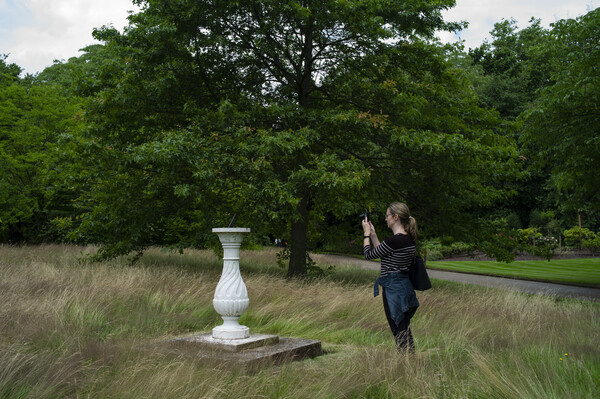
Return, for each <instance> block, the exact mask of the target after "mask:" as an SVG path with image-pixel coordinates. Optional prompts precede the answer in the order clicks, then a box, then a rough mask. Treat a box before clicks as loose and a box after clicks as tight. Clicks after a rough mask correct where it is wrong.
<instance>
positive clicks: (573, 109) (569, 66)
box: [523, 8, 600, 211]
mask: <svg viewBox="0 0 600 399" xmlns="http://www.w3.org/2000/svg"><path fill="white" fill-rule="evenodd" d="M551 34H552V38H553V40H552V41H551V42H550V43H549V44H550V46H551V49H552V51H553V53H554V58H555V60H556V61H557V62H559V63H560V65H561V66H562V68H560V69H558V70H556V72H555V73H554V75H553V81H554V83H553V84H552V85H550V86H548V87H547V88H545V89H543V90H541V91H540V92H539V97H538V100H537V101H536V102H535V104H533V106H532V107H531V108H530V109H529V110H528V111H527V112H526V113H525V114H524V115H523V118H524V121H525V125H524V128H525V129H524V136H523V142H524V144H525V145H526V146H528V147H529V149H530V152H537V153H538V154H539V156H537V157H536V166H538V167H547V168H549V169H550V171H551V177H550V179H549V182H548V186H550V187H554V188H555V189H556V190H557V191H558V193H559V196H558V198H560V199H561V204H562V205H563V206H564V207H566V208H567V209H569V210H572V211H573V210H577V209H578V208H584V207H586V206H589V207H592V208H593V209H595V210H596V211H597V210H598V209H600V175H599V174H598V165H600V47H599V46H598V43H599V42H600V8H598V9H596V10H594V11H590V12H589V13H588V14H586V15H584V16H582V17H579V18H577V19H570V20H562V21H559V22H557V23H555V24H554V25H553V27H552V30H551Z"/></svg>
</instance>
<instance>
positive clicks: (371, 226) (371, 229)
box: [369, 220, 377, 236]
mask: <svg viewBox="0 0 600 399" xmlns="http://www.w3.org/2000/svg"><path fill="white" fill-rule="evenodd" d="M369 231H370V232H371V234H369V235H374V236H376V235H377V233H376V232H375V226H373V223H372V222H371V221H370V220H369Z"/></svg>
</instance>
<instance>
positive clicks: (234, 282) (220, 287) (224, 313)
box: [212, 227, 250, 340]
mask: <svg viewBox="0 0 600 399" xmlns="http://www.w3.org/2000/svg"><path fill="white" fill-rule="evenodd" d="M212 231H213V233H216V234H217V235H218V236H219V240H220V241H221V245H223V273H222V274H221V279H220V280H219V283H218V284H217V289H216V290H215V296H214V299H213V306H214V308H215V310H216V311H217V313H219V314H220V315H221V317H222V318H223V324H222V325H220V326H217V327H215V328H213V330H212V337H213V338H214V339H221V340H233V339H245V338H248V337H250V329H249V328H248V327H246V326H242V325H240V323H239V319H240V316H241V315H242V313H244V312H245V311H246V309H248V304H249V303H250V299H249V298H248V290H247V289H246V285H245V284H244V280H243V279H242V275H241V274H240V246H241V245H242V240H243V239H244V234H247V233H250V229H249V228H246V227H224V228H214V229H212Z"/></svg>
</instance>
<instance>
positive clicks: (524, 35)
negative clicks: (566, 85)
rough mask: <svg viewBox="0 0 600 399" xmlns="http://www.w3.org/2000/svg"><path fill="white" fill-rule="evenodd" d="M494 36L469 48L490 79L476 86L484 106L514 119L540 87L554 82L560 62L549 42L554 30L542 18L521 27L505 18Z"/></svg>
mask: <svg viewBox="0 0 600 399" xmlns="http://www.w3.org/2000/svg"><path fill="white" fill-rule="evenodd" d="M490 34H491V36H492V38H493V40H492V42H491V43H488V42H487V41H486V42H484V43H483V44H482V45H481V46H480V47H477V48H475V49H469V56H470V57H471V58H472V59H473V62H474V63H475V65H479V66H481V68H482V70H483V74H484V76H485V77H486V79H483V80H481V81H480V82H479V84H478V85H477V86H476V90H477V93H478V94H479V97H480V99H481V101H482V103H483V105H484V106H486V107H488V108H494V109H496V110H498V111H499V112H500V114H501V115H502V116H503V117H506V118H508V119H511V120H514V119H516V118H517V117H518V116H519V115H520V114H521V113H522V112H523V111H524V110H525V109H527V106H528V104H530V103H531V102H532V101H533V100H534V99H535V98H536V92H537V90H539V89H541V88H543V87H546V86H548V85H550V84H552V73H553V72H554V71H556V70H558V69H560V64H559V63H558V62H557V59H556V58H555V57H554V56H553V54H552V49H551V47H550V46H548V41H549V40H550V34H549V31H548V30H547V29H544V28H542V26H541V21H540V20H539V19H534V18H532V19H531V20H530V21H529V26H528V27H526V28H524V29H522V30H520V31H517V21H515V20H514V19H510V20H502V21H501V22H498V23H496V24H494V29H493V30H492V31H491V32H490Z"/></svg>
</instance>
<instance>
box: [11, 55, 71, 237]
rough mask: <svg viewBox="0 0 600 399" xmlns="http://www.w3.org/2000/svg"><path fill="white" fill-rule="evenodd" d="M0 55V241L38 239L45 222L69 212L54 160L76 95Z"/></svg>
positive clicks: (48, 232)
mask: <svg viewBox="0 0 600 399" xmlns="http://www.w3.org/2000/svg"><path fill="white" fill-rule="evenodd" d="M5 58H6V57H5V56H0V240H1V241H8V242H20V241H29V242H40V241H42V240H48V239H56V238H57V237H55V236H52V228H51V227H50V223H51V220H52V219H54V218H57V217H61V216H64V215H65V214H66V212H68V211H69V210H70V206H69V204H68V201H67V200H65V198H66V197H68V196H69V192H70V189H69V188H68V187H66V186H67V185H68V184H69V183H68V182H66V181H64V178H63V176H59V174H60V168H61V167H60V166H57V165H56V163H55V160H56V154H57V151H58V148H57V142H58V139H59V136H60V135H61V134H63V133H65V132H66V131H68V130H70V129H71V128H72V127H73V126H74V125H75V121H74V120H73V116H74V115H75V112H76V110H77V108H78V105H79V104H78V102H79V101H78V99H77V98H74V97H67V96H66V95H65V92H64V89H63V88H62V87H61V86H59V85H50V84H48V85H41V84H39V82H38V81H37V80H36V79H35V77H33V76H31V75H27V76H26V77H24V78H21V77H19V75H20V73H21V68H19V67H18V66H17V65H15V64H6V62H5Z"/></svg>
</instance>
